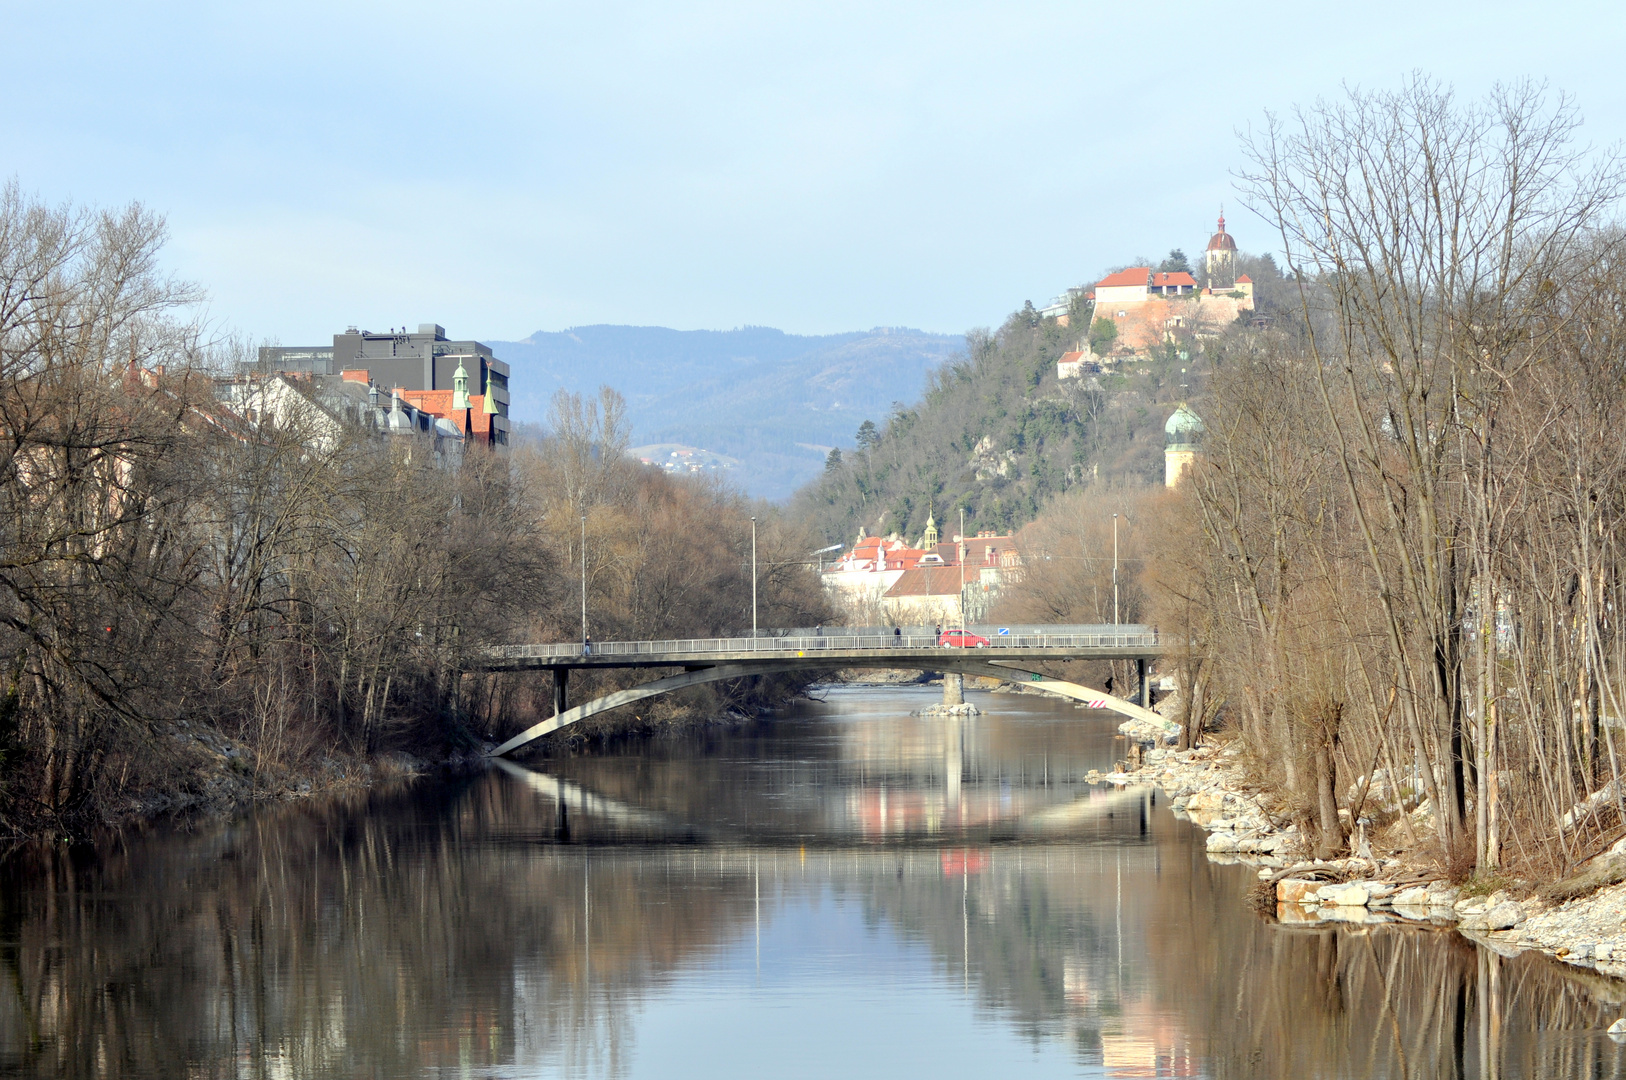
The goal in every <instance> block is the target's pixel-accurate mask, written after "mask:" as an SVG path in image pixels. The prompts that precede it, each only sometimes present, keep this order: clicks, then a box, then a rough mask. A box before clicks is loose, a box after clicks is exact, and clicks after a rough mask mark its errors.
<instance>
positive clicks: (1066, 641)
mask: <svg viewBox="0 0 1626 1080" xmlns="http://www.w3.org/2000/svg"><path fill="white" fill-rule="evenodd" d="M1126 629H1128V628H1126ZM988 641H989V645H990V646H991V647H992V648H996V649H1124V650H1133V649H1155V648H1156V647H1157V633H1156V631H1153V630H1145V629H1142V628H1139V627H1137V628H1134V630H1133V631H1132V632H1119V633H1110V634H1011V635H1005V636H998V637H990V638H989V639H988ZM939 649H941V650H942V651H943V652H945V653H954V654H958V653H962V652H965V651H966V650H965V649H962V648H960V647H959V646H949V645H938V644H937V637H936V636H935V635H930V634H928V635H924V636H922V635H918V634H903V635H893V634H859V635H852V634H830V633H826V634H821V635H813V636H798V637H754V638H749V637H736V638H677V639H672V640H668V641H595V642H593V645H592V650H591V652H589V653H586V654H585V655H586V656H587V657H588V658H589V659H594V658H603V659H611V658H616V659H627V660H635V659H639V658H650V659H653V658H656V657H662V656H694V655H709V654H730V653H760V654H763V655H778V656H787V655H789V656H796V655H805V654H808V653H820V652H834V653H853V652H871V651H873V652H877V653H883V652H888V651H898V650H912V651H916V652H919V651H922V650H933V651H935V650H939ZM971 651H972V652H977V651H979V650H977V649H972V650H971ZM486 652H487V655H489V656H491V657H492V658H493V659H497V660H579V659H581V658H582V657H583V656H584V652H583V649H582V646H581V644H580V643H578V642H570V643H568V644H549V645H495V646H492V647H491V648H489V649H487V650H486Z"/></svg>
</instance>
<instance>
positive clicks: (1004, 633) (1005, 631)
mask: <svg viewBox="0 0 1626 1080" xmlns="http://www.w3.org/2000/svg"><path fill="white" fill-rule="evenodd" d="M999 634H1000V636H1001V637H1010V636H1011V628H1010V627H1008V626H1001V627H1000V628H999Z"/></svg>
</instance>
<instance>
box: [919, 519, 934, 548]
mask: <svg viewBox="0 0 1626 1080" xmlns="http://www.w3.org/2000/svg"><path fill="white" fill-rule="evenodd" d="M920 546H921V547H922V548H924V549H925V550H927V551H930V550H931V549H932V548H934V547H936V546H937V519H936V518H934V517H932V515H931V514H929V513H928V514H927V515H926V535H925V536H923V537H921V538H920Z"/></svg>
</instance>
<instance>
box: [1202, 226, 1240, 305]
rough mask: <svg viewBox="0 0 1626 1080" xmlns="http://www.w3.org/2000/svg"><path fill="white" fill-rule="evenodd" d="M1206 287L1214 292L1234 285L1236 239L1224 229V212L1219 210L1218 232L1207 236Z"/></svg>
mask: <svg viewBox="0 0 1626 1080" xmlns="http://www.w3.org/2000/svg"><path fill="white" fill-rule="evenodd" d="M1204 265H1205V268H1206V269H1207V270H1208V287H1209V288H1210V289H1213V290H1214V291H1215V292H1218V291H1220V290H1221V289H1230V288H1231V287H1233V286H1234V285H1236V241H1235V240H1232V239H1231V234H1230V233H1228V232H1226V231H1225V212H1224V211H1223V210H1222V211H1220V218H1219V232H1217V233H1215V234H1214V235H1213V236H1211V237H1209V240H1208V253H1207V255H1206V257H1205V263H1204Z"/></svg>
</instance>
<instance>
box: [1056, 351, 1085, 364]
mask: <svg viewBox="0 0 1626 1080" xmlns="http://www.w3.org/2000/svg"><path fill="white" fill-rule="evenodd" d="M1083 355H1084V354H1083V353H1082V352H1070V353H1062V354H1061V359H1060V360H1058V361H1057V363H1060V364H1071V363H1072V362H1073V361H1075V360H1078V359H1079V358H1081V357H1082V356H1083Z"/></svg>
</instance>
